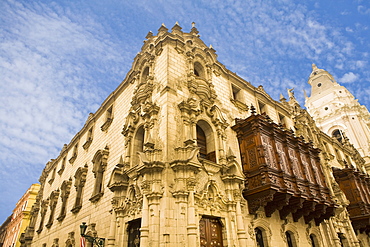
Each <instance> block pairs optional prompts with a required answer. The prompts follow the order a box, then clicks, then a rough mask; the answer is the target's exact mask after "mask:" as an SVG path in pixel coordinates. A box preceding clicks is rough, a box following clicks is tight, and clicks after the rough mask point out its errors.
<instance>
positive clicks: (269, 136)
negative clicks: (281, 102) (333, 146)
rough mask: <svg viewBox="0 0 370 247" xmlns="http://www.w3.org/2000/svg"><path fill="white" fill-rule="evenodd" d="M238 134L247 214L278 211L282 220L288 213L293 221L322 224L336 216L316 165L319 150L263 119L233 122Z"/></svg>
mask: <svg viewBox="0 0 370 247" xmlns="http://www.w3.org/2000/svg"><path fill="white" fill-rule="evenodd" d="M232 129H233V130H235V131H236V132H237V137H238V141H239V145H240V152H241V158H242V165H243V172H244V175H245V176H246V181H245V189H244V191H243V196H244V198H245V199H246V200H247V201H248V205H249V212H250V213H252V214H254V213H256V211H257V210H258V209H259V208H260V207H263V208H264V210H265V213H266V216H268V217H269V216H271V215H272V214H273V213H274V212H275V211H276V210H278V211H279V213H280V218H281V219H285V218H286V217H287V216H288V215H289V214H290V213H291V214H292V215H293V219H294V221H298V220H299V219H300V218H301V217H304V219H305V221H306V223H308V222H310V221H311V220H313V219H314V220H315V222H316V224H320V223H321V222H322V221H323V220H324V219H328V218H329V217H330V216H332V215H334V208H335V207H336V205H335V204H334V202H333V200H332V197H331V195H330V192H329V189H328V188H327V185H326V182H325V178H324V174H323V172H322V169H321V165H320V158H319V150H318V149H317V148H314V147H313V145H312V143H307V142H304V140H303V138H299V137H295V136H294V133H293V132H292V131H290V130H286V129H285V128H283V127H282V126H281V125H278V124H275V123H273V122H272V120H271V119H270V118H269V117H268V116H267V115H255V114H253V115H251V116H250V117H249V118H247V119H236V125H235V126H233V127H232Z"/></svg>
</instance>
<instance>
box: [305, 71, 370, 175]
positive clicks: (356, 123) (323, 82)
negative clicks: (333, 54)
mask: <svg viewBox="0 0 370 247" xmlns="http://www.w3.org/2000/svg"><path fill="white" fill-rule="evenodd" d="M308 83H309V84H310V85H311V95H310V97H306V104H305V106H306V107H307V111H308V112H309V113H310V115H311V116H312V117H313V118H314V120H315V121H316V124H317V125H318V127H319V128H320V129H321V130H322V131H323V132H325V133H326V134H328V135H329V136H332V137H335V138H336V139H337V140H338V141H339V142H342V143H343V142H346V141H349V142H350V143H351V144H353V145H354V146H355V148H357V150H358V151H359V152H360V154H361V156H362V157H364V158H365V160H366V164H367V166H366V169H367V171H368V172H369V171H370V149H369V148H370V146H369V145H370V128H369V127H370V114H369V111H368V110H367V109H366V107H365V106H363V105H360V103H359V102H358V101H357V99H355V97H354V96H353V95H352V94H351V93H350V92H349V91H348V90H347V89H346V88H345V87H344V86H341V85H339V84H338V83H337V82H336V81H335V79H334V77H333V76H332V75H331V74H330V73H329V72H327V71H326V70H323V69H319V68H318V67H317V66H316V65H315V64H313V65H312V73H311V75H310V77H309V79H308Z"/></svg>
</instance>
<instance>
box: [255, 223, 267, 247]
mask: <svg viewBox="0 0 370 247" xmlns="http://www.w3.org/2000/svg"><path fill="white" fill-rule="evenodd" d="M254 234H255V235H256V242H257V247H267V241H266V236H265V235H266V234H265V233H264V230H263V229H261V228H259V227H257V228H255V229H254Z"/></svg>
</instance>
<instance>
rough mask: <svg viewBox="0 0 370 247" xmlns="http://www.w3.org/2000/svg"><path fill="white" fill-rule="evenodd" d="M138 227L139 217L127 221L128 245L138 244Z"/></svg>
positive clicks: (139, 223) (134, 246) (135, 246)
mask: <svg viewBox="0 0 370 247" xmlns="http://www.w3.org/2000/svg"><path fill="white" fill-rule="evenodd" d="M140 227H141V219H137V220H133V221H131V222H129V224H128V227H127V233H128V247H139V246H140Z"/></svg>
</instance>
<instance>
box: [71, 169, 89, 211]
mask: <svg viewBox="0 0 370 247" xmlns="http://www.w3.org/2000/svg"><path fill="white" fill-rule="evenodd" d="M86 175H87V164H86V165H85V166H84V167H79V168H78V169H77V171H76V174H75V176H74V177H75V184H74V185H75V187H76V199H75V204H74V206H73V208H72V210H71V211H72V213H77V212H78V211H80V209H81V207H82V192H83V188H84V186H85V182H86Z"/></svg>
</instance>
